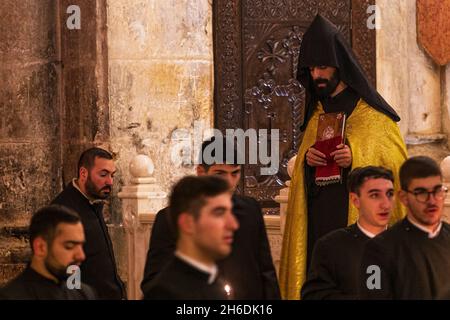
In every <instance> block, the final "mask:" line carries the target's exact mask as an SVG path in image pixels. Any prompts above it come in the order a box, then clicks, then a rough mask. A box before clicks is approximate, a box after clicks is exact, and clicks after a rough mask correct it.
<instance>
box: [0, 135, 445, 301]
mask: <svg viewBox="0 0 450 320" xmlns="http://www.w3.org/2000/svg"><path fill="white" fill-rule="evenodd" d="M213 141H214V138H212V139H210V140H207V141H205V142H204V143H203V145H202V151H203V150H204V149H205V148H206V147H207V146H208V145H209V144H211V143H212V142H213ZM224 150H226V148H224ZM224 159H226V155H224ZM235 159H237V157H236V158H235ZM218 162H222V161H218ZM115 172H116V169H115V166H114V161H113V158H112V156H111V154H110V153H109V152H107V151H105V150H103V149H100V148H91V149H88V150H86V151H85V152H83V154H82V155H81V157H80V160H79V165H78V177H77V178H76V179H74V180H73V181H72V182H71V183H70V184H69V185H68V186H67V187H66V188H65V189H64V190H63V191H62V192H61V193H60V194H59V195H58V196H57V197H56V198H55V199H54V200H53V202H52V204H51V205H49V206H47V207H44V208H41V209H39V210H38V211H37V212H36V213H35V214H34V215H33V217H32V219H31V223H30V228H29V236H30V245H31V248H32V257H31V260H30V263H29V264H28V266H27V267H26V269H25V271H24V272H22V273H21V274H20V275H19V276H18V277H17V278H16V279H14V280H12V281H11V282H10V283H8V284H7V285H6V286H5V287H4V288H2V289H1V290H0V297H1V298H2V299H69V300H70V299H126V293H125V289H124V285H123V283H122V281H121V279H120V278H119V275H118V273H117V268H116V263H115V258H114V252H113V247H112V244H111V240H110V237H109V235H108V231H107V228H106V225H105V222H104V218H103V215H102V208H103V203H104V200H105V199H106V198H107V197H108V196H109V194H110V193H111V190H112V185H113V177H114V174H115ZM240 173H241V167H240V165H236V164H228V163H214V164H212V165H206V164H200V165H199V166H198V167H197V176H187V177H185V178H183V179H181V180H180V181H179V182H178V183H176V185H175V186H174V187H173V189H172V192H171V195H170V200H169V206H168V207H167V208H164V209H162V210H161V211H160V212H159V213H158V214H157V216H156V220H155V223H154V226H153V230H152V234H151V239H150V247H149V251H148V255H147V261H146V266H145V275H144V280H143V281H142V284H141V288H142V292H143V295H144V299H168V300H171V299H202V300H208V299H258V300H274V299H280V298H281V297H280V290H279V287H278V282H277V275H276V272H275V267H274V265H273V262H272V256H271V253H270V246H269V241H268V238H267V233H266V229H265V226H264V220H263V214H262V212H261V208H260V207H259V205H258V203H257V202H256V201H255V200H254V199H252V198H248V197H243V196H239V195H237V194H235V192H234V191H235V188H236V186H237V184H238V182H239V179H240ZM400 180H401V190H398V191H396V190H394V187H393V181H394V178H393V174H392V172H391V171H390V170H388V169H385V168H382V167H373V166H369V167H363V168H356V169H354V170H353V171H352V172H351V173H350V175H349V177H348V188H349V192H350V199H351V201H352V203H353V205H355V207H357V208H358V210H359V219H358V222H357V223H356V224H354V225H350V226H348V227H347V228H343V229H339V230H335V231H333V232H331V233H329V234H327V235H326V236H324V237H323V238H321V239H320V240H319V241H318V242H317V243H316V245H315V248H314V252H313V257H312V262H311V264H310V267H309V270H308V277H307V281H306V282H305V284H304V285H303V287H302V290H301V296H302V299H372V298H375V299H445V298H447V299H448V298H450V289H449V288H450V279H449V275H448V270H449V268H450V226H449V225H448V224H447V223H445V222H443V221H442V213H443V206H444V199H445V195H446V192H447V189H446V188H445V186H444V185H443V182H442V174H441V171H440V168H439V166H438V165H437V164H436V162H434V161H433V160H432V159H430V158H428V157H412V158H410V159H408V160H407V161H406V162H405V163H404V164H403V166H402V167H401V169H400ZM395 196H398V197H399V198H400V200H401V202H402V203H403V204H404V205H405V206H406V208H407V216H406V217H405V218H404V219H403V220H402V221H400V222H399V223H397V224H395V225H394V226H392V227H389V228H388V222H389V217H390V212H391V210H392V208H393V203H394V202H393V200H394V197H395ZM73 265H75V266H79V271H80V279H81V285H80V286H78V287H73V286H72V287H71V286H70V285H68V281H67V279H68V277H70V276H71V274H70V273H68V267H69V266H73Z"/></svg>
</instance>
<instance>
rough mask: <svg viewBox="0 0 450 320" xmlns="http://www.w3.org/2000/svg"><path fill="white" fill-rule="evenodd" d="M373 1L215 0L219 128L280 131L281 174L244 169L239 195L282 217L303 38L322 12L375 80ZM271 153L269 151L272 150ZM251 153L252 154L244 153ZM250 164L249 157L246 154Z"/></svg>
mask: <svg viewBox="0 0 450 320" xmlns="http://www.w3.org/2000/svg"><path fill="white" fill-rule="evenodd" d="M371 2H373V1H372V0H327V1H322V0H305V1H302V0H215V1H214V2H213V6H214V17H213V18H214V75H215V90H214V91H215V92H214V100H215V101H214V102H215V103H214V106H215V107H214V119H215V120H214V122H215V127H216V128H218V129H220V130H221V131H222V132H225V130H226V129H235V128H242V129H243V130H244V131H245V130H247V129H248V128H254V129H257V130H260V129H267V130H271V129H279V135H280V138H279V163H280V166H279V171H278V173H277V174H274V175H269V176H267V175H261V174H260V167H261V166H262V165H260V164H246V165H244V166H243V172H242V180H241V183H240V185H239V188H238V192H240V193H241V194H245V195H248V196H252V197H254V198H256V199H257V200H258V201H259V202H260V203H261V205H262V207H263V210H264V211H265V212H266V213H268V214H277V213H278V204H277V203H275V201H273V198H274V196H276V195H277V194H278V193H279V190H280V189H281V188H283V187H284V182H285V181H286V180H288V179H289V176H288V174H287V162H288V160H289V159H290V158H291V157H292V156H294V155H295V154H296V153H297V150H298V147H299V145H300V143H301V138H302V133H301V132H300V130H299V127H300V125H301V124H302V122H303V110H304V88H303V87H302V86H301V85H300V83H299V82H298V80H297V65H298V52H299V47H300V44H301V41H302V37H303V33H304V32H305V30H306V28H307V27H308V26H309V24H310V23H311V21H312V19H313V18H314V17H315V15H316V14H317V13H321V14H322V15H324V16H325V17H327V18H328V19H330V20H331V21H332V22H333V23H334V24H335V25H336V26H337V27H338V28H339V30H340V31H341V32H342V33H343V35H344V37H345V38H346V39H347V40H348V41H349V43H352V47H353V49H354V51H355V52H356V54H357V56H358V58H359V59H360V62H361V63H362V65H363V67H364V68H365V70H366V72H367V73H368V76H369V77H370V79H371V80H372V82H373V83H374V81H375V31H374V30H370V29H368V28H367V26H366V21H367V19H368V16H369V14H368V13H367V8H368V6H369V5H371ZM269 143H270V141H269ZM269 149H270V148H269ZM247 153H248V149H247ZM246 159H247V160H248V159H249V158H248V154H246Z"/></svg>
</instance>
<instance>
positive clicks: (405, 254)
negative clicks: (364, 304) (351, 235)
mask: <svg viewBox="0 0 450 320" xmlns="http://www.w3.org/2000/svg"><path fill="white" fill-rule="evenodd" d="M369 266H377V267H379V270H380V271H381V272H380V283H379V284H380V288H379V289H377V288H376V287H375V288H374V285H376V281H375V280H374V279H375V278H374V277H376V275H377V273H376V272H374V271H373V270H369V272H368V268H369ZM360 272H361V274H362V281H361V283H360V285H361V286H360V288H361V296H362V298H364V299H383V300H384V299H414V300H415V299H450V225H449V224H447V223H445V222H443V223H442V228H441V230H440V232H439V234H438V235H437V236H436V237H435V238H431V239H430V238H429V237H428V233H427V232H424V231H422V230H420V229H418V228H417V227H415V226H414V225H413V224H412V223H410V222H409V220H408V219H407V218H405V219H404V220H402V221H400V222H398V223H397V224H395V225H394V226H393V227H391V228H390V229H388V230H387V231H385V232H383V233H381V234H379V235H378V236H377V237H375V238H373V239H371V240H369V241H368V242H367V244H366V248H365V250H364V254H363V258H362V268H361V270H360ZM368 284H369V285H368ZM369 287H370V288H372V289H370V288H369Z"/></svg>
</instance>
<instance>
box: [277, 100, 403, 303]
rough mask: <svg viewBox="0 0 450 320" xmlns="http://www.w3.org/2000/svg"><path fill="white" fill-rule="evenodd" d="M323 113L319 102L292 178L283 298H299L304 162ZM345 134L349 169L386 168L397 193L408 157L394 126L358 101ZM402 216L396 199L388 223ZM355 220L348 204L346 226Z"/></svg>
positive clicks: (282, 266)
mask: <svg viewBox="0 0 450 320" xmlns="http://www.w3.org/2000/svg"><path fill="white" fill-rule="evenodd" d="M323 112H324V111H323V108H322V106H321V104H320V103H319V104H318V107H317V108H316V110H315V112H314V113H313V115H312V117H311V119H310V121H309V123H308V125H307V127H306V130H305V134H304V136H303V141H302V144H301V146H300V148H299V151H298V154H297V159H296V162H295V169H294V172H293V175H292V180H291V187H290V191H289V202H288V207H287V216H286V224H285V229H284V237H283V247H282V252H281V261H280V289H281V294H282V297H283V299H300V289H301V287H302V285H303V282H304V281H305V276H306V250H307V245H306V241H307V235H306V232H307V230H308V228H307V212H306V208H307V206H306V201H307V195H306V193H305V183H304V161H305V154H306V152H307V150H308V148H309V147H311V146H312V145H313V144H314V143H315V139H316V131H317V123H318V115H319V114H320V113H323ZM345 135H346V139H347V143H348V145H349V147H350V149H351V152H352V158H353V159H352V169H353V168H356V167H362V166H368V165H374V166H384V167H386V168H389V169H391V170H392V171H393V173H394V178H395V183H394V188H395V190H399V189H400V182H399V179H398V172H399V169H400V166H401V165H402V163H403V162H404V161H405V160H406V158H407V151H406V146H405V143H404V141H403V138H402V136H401V134H400V130H399V128H398V126H397V124H396V123H395V122H394V121H393V120H392V119H391V118H389V117H388V116H386V115H385V114H383V113H381V112H379V111H377V110H375V109H374V108H371V107H370V106H369V105H368V104H367V103H366V102H365V101H363V100H362V99H360V100H359V102H358V104H357V105H356V107H355V109H354V110H353V112H352V114H351V115H350V117H349V118H348V119H347V124H346V133H345ZM404 215H405V209H404V208H403V207H402V206H401V205H400V202H399V201H398V200H397V201H396V206H395V209H394V211H393V213H392V216H391V221H390V223H391V224H392V223H395V222H396V221H398V220H400V219H401V218H403V217H404ZM357 217H358V211H357V209H356V208H355V207H354V206H353V205H352V204H350V205H349V213H348V224H349V225H350V224H353V223H355V222H356V220H357Z"/></svg>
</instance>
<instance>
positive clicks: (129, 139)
mask: <svg viewBox="0 0 450 320" xmlns="http://www.w3.org/2000/svg"><path fill="white" fill-rule="evenodd" d="M107 2H108V56H109V61H108V71H109V72H108V79H109V107H110V115H111V118H110V129H111V139H110V142H111V150H112V151H113V153H114V154H115V155H116V156H117V162H116V165H117V168H118V172H117V174H116V179H115V186H114V187H115V190H114V193H113V198H112V204H111V210H112V218H113V219H117V217H115V216H116V215H117V214H119V217H120V216H121V204H120V201H119V199H118V198H117V197H115V195H116V194H117V191H119V189H120V187H121V186H123V185H124V184H125V183H129V182H130V179H131V176H130V173H129V171H128V166H129V164H130V162H131V160H132V159H133V157H134V156H135V155H136V154H145V155H148V156H150V157H151V158H152V160H153V162H154V164H155V172H154V177H155V178H156V181H157V183H158V184H159V185H161V186H162V188H163V191H169V189H170V186H171V185H172V184H173V182H174V181H175V180H177V179H178V178H179V177H181V176H183V175H185V174H188V173H190V174H192V173H194V170H193V169H194V166H193V165H181V164H179V165H174V164H173V163H172V162H171V161H170V151H171V136H172V132H173V131H174V130H176V129H179V128H187V129H188V130H189V129H190V128H192V126H193V121H194V120H200V119H201V120H204V121H205V122H206V123H209V124H211V123H212V92H213V61H212V59H213V57H212V25H211V20H212V6H211V3H210V2H209V1H204V0H192V1H181V2H180V1H174V0H169V1H154V0H152V1H143V0H128V1H126V2H124V1H119V0H107ZM120 245H121V246H122V248H123V247H124V246H123V244H120ZM120 252H123V253H125V252H126V251H122V250H121V249H118V260H119V261H126V255H123V256H122V255H121V254H120ZM122 270H126V267H125V268H124V269H122Z"/></svg>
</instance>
